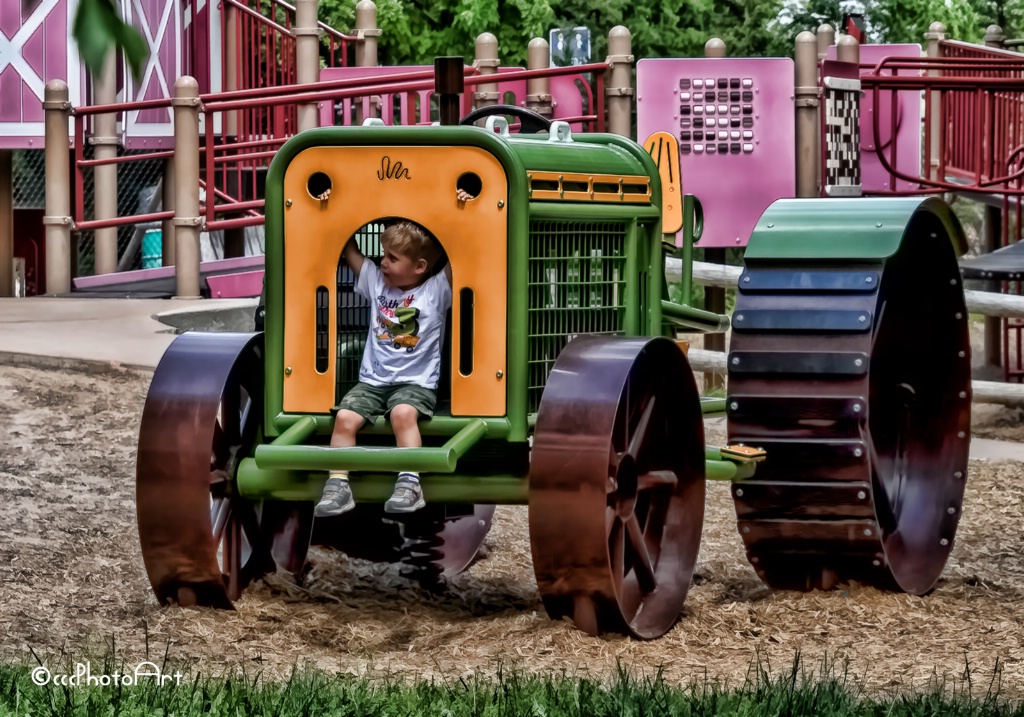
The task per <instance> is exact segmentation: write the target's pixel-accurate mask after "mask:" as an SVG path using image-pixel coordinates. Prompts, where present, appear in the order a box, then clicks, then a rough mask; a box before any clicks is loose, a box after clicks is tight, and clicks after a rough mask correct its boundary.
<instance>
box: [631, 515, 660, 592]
mask: <svg viewBox="0 0 1024 717" xmlns="http://www.w3.org/2000/svg"><path fill="white" fill-rule="evenodd" d="M626 530H627V532H628V533H629V542H630V543H632V545H633V552H634V560H633V568H634V570H636V579H637V583H638V584H639V585H640V589H641V590H642V591H643V592H645V593H649V592H654V589H655V588H656V587H658V581H657V580H656V579H655V577H654V565H652V564H651V556H650V554H649V553H648V552H647V541H646V540H645V539H644V532H643V530H642V529H641V528H640V522H639V521H638V520H637V517H636V514H635V513H634V514H633V515H631V516H629V520H627V521H626Z"/></svg>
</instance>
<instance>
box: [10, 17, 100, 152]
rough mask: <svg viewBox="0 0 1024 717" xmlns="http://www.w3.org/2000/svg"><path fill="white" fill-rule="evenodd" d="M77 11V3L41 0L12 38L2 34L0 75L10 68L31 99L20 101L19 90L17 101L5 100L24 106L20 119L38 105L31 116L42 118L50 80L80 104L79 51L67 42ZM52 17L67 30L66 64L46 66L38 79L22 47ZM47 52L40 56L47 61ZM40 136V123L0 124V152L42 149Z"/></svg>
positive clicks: (75, 103)
mask: <svg viewBox="0 0 1024 717" xmlns="http://www.w3.org/2000/svg"><path fill="white" fill-rule="evenodd" d="M16 7H17V8H18V10H19V11H20V8H21V3H20V2H19V3H18V4H17V6H16ZM77 8H78V3H77V0H42V2H41V3H39V5H38V7H36V8H35V9H34V10H33V11H32V14H31V15H29V16H28V17H27V18H25V20H24V24H23V25H22V26H21V27H20V28H18V30H17V32H15V33H14V36H13V37H11V38H8V37H7V36H6V35H4V33H2V32H0V73H3V72H4V71H5V70H7V69H8V68H13V70H14V71H15V72H16V73H17V74H18V76H19V77H20V78H21V80H22V81H23V82H24V83H25V86H26V87H28V89H29V90H30V91H31V93H32V95H33V97H27V98H23V97H22V92H21V88H20V87H19V90H18V95H17V97H13V98H5V102H15V103H18V105H19V106H21V103H22V102H24V103H25V105H24V106H21V112H22V115H24V114H25V112H26V110H27V109H31V108H30V107H29V103H38V104H37V105H36V107H37V108H38V109H35V110H34V112H33V114H35V115H39V114H41V112H42V110H41V105H42V102H43V92H44V89H45V86H46V83H47V82H49V81H50V80H64V81H65V82H67V83H68V94H69V99H70V101H71V103H72V104H73V105H78V104H80V103H81V101H82V66H81V61H80V59H79V56H78V47H77V46H76V45H75V43H74V41H73V40H72V39H71V38H70V28H71V25H72V22H73V20H74V16H75V10H76V9H77ZM53 13H60V14H61V15H63V18H64V21H65V26H66V27H67V28H68V37H67V39H66V40H65V42H66V43H67V46H66V49H65V52H66V62H65V64H64V66H62V67H54V66H53V64H52V63H51V62H47V63H46V65H45V66H46V68H47V76H46V77H40V76H39V73H37V72H36V71H35V69H33V67H32V65H31V63H29V62H28V60H26V59H25V54H24V53H25V43H26V42H28V41H29V40H30V39H31V38H32V36H33V35H35V34H36V32H38V31H39V30H40V28H41V27H42V26H43V23H44V22H45V21H46V20H47V19H48V18H49V17H51V15H52V14H53ZM44 32H45V31H44ZM44 40H45V42H47V43H52V42H54V41H55V40H56V38H54V37H53V36H52V32H51V35H49V36H46V37H45V38H44ZM48 50H49V48H46V47H44V48H43V49H42V52H43V53H44V54H45V55H46V56H47V60H49V59H50V57H51V56H52V55H50V54H49V52H48ZM68 133H69V134H70V133H71V124H70V123H69V125H68ZM43 136H44V124H43V122H42V121H34V122H0V149H33V148H34V149H42V147H43Z"/></svg>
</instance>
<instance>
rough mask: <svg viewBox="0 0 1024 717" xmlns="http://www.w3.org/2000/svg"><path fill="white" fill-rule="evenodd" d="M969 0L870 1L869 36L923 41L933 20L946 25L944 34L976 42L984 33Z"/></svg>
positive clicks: (882, 39) (975, 7) (890, 40)
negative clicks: (949, 0) (948, 0)
mask: <svg viewBox="0 0 1024 717" xmlns="http://www.w3.org/2000/svg"><path fill="white" fill-rule="evenodd" d="M982 4H984V3H983V2H972V1H971V0H956V1H955V2H947V0H872V1H870V2H868V3H867V8H866V11H867V17H868V23H869V27H870V34H871V39H872V40H873V41H875V42H884V43H897V42H917V43H923V42H924V41H925V40H924V34H925V33H926V32H928V26H929V25H930V24H931V23H933V22H936V21H937V22H941V23H942V24H943V25H945V26H946V36H947V37H950V38H953V39H956V40H963V41H964V42H979V41H980V40H981V38H982V36H983V35H984V33H985V27H984V25H983V23H982V18H981V16H980V14H979V12H978V6H979V5H982Z"/></svg>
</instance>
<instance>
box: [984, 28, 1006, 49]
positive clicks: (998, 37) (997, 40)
mask: <svg viewBox="0 0 1024 717" xmlns="http://www.w3.org/2000/svg"><path fill="white" fill-rule="evenodd" d="M1005 42H1006V35H1004V34H1003V28H1001V27H999V26H998V25H989V26H988V27H986V28H985V47H994V48H996V49H998V50H1002V49H1003V46H1004V44H1005Z"/></svg>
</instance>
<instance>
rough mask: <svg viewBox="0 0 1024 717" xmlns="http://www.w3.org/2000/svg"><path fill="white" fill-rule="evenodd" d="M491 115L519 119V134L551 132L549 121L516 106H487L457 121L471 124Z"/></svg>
mask: <svg viewBox="0 0 1024 717" xmlns="http://www.w3.org/2000/svg"><path fill="white" fill-rule="evenodd" d="M492 115H512V116H513V117H517V118H518V119H519V132H520V133H521V134H533V133H534V132H549V131H551V120H549V119H548V118H547V117H545V116H544V115H542V114H538V113H537V112H534V111H533V110H528V109H526V108H525V107H518V106H516V105H489V106H487V107H481V108H479V109H475V110H473V111H472V112H470V113H469V114H468V115H466V116H465V117H463V118H462V119H461V120H459V124H462V125H466V124H473V123H474V122H476V121H477V120H481V119H483V118H484V117H490V116H492Z"/></svg>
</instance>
